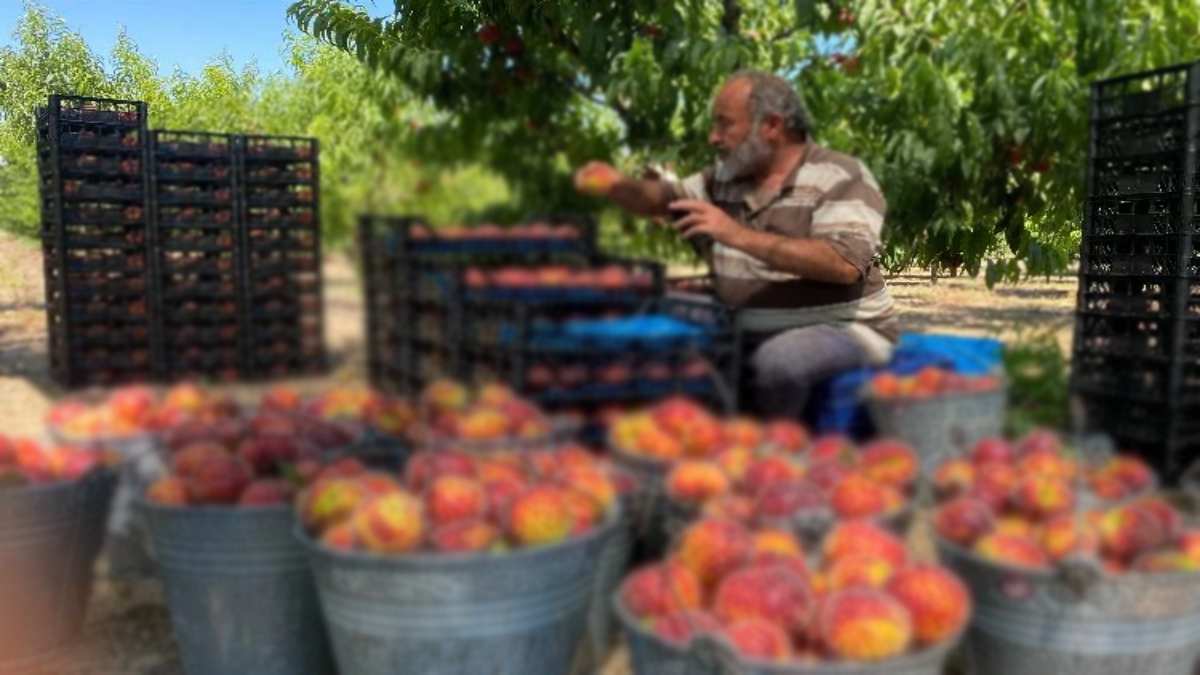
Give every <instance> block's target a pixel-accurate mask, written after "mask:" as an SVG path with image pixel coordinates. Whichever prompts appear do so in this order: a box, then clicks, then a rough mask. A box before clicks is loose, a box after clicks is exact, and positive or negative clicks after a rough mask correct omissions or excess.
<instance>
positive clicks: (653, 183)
mask: <svg viewBox="0 0 1200 675" xmlns="http://www.w3.org/2000/svg"><path fill="white" fill-rule="evenodd" d="M670 196H671V195H670V192H669V190H668V188H667V185H666V184H665V183H663V182H662V181H659V180H637V179H634V178H622V179H621V180H619V181H617V182H616V183H614V184H613V186H612V188H610V189H609V192H608V198H609V199H610V200H612V202H613V203H614V204H616V205H617V206H620V207H621V208H623V209H625V210H626V211H630V212H632V213H635V214H637V215H640V216H663V215H666V214H667V202H668V201H669V200H670Z"/></svg>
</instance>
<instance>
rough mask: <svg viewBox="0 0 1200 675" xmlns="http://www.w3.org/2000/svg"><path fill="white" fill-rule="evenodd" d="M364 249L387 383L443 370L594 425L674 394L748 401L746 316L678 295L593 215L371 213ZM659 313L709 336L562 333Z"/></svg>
mask: <svg viewBox="0 0 1200 675" xmlns="http://www.w3.org/2000/svg"><path fill="white" fill-rule="evenodd" d="M359 246H360V249H361V251H362V257H363V274H364V280H365V284H364V294H365V299H366V305H367V342H368V367H369V371H370V373H371V377H372V381H373V383H374V384H375V385H376V386H378V387H380V388H382V389H385V390H389V391H394V392H397V393H408V394H411V393H415V392H416V391H419V390H420V389H421V387H423V386H424V385H425V384H427V383H428V382H429V381H431V380H433V379H435V378H437V377H442V376H451V377H456V378H460V379H464V380H474V381H488V380H500V381H504V382H507V383H509V384H510V385H511V386H513V387H514V388H516V389H517V390H519V391H521V392H522V393H524V394H526V395H528V396H530V397H531V398H532V399H533V400H535V401H536V402H538V403H539V404H541V405H542V406H544V407H545V408H547V409H549V410H556V411H563V410H570V411H574V412H578V413H580V414H581V415H583V416H584V417H585V418H592V417H593V416H595V415H596V414H597V413H599V412H600V410H601V409H603V408H606V407H608V408H612V407H613V406H625V405H636V404H638V403H642V402H646V401H650V400H654V399H657V398H660V397H662V396H666V395H669V394H672V393H684V394H688V395H691V396H694V397H696V398H698V399H701V400H704V401H706V402H708V403H709V404H711V405H713V406H715V407H719V408H727V407H730V406H733V405H735V404H736V401H735V400H734V397H735V393H734V391H733V390H734V388H732V387H730V386H729V382H736V381H737V375H738V371H739V369H740V353H739V350H740V336H739V333H738V331H737V330H736V326H735V321H734V317H733V314H732V313H731V312H730V311H729V310H727V309H726V308H724V307H723V306H721V305H718V304H713V303H704V302H696V301H687V300H680V299H672V298H667V297H664V295H663V269H662V266H661V265H659V264H657V263H653V262H645V261H638V260H628V259H620V258H615V257H612V256H607V255H604V254H602V253H600V252H598V250H597V247H596V237H595V225H594V223H593V222H591V221H590V220H587V219H580V218H575V217H551V218H546V219H541V220H537V221H532V222H531V223H527V224H525V225H520V226H516V228H515V229H510V230H505V229H503V228H497V227H495V226H484V227H481V228H474V229H468V228H449V229H442V230H434V229H431V228H429V227H427V226H426V225H425V224H424V222H423V221H422V220H421V219H419V218H411V217H408V218H405V217H395V218H393V217H378V216H365V217H363V218H362V219H361V220H360V225H359ZM493 281H495V282H496V283H492V282H493ZM650 314H653V315H658V316H667V317H674V318H677V319H682V320H684V321H686V322H688V323H689V324H692V325H695V326H698V327H702V333H703V335H702V336H700V337H701V339H696V340H689V339H681V340H679V341H677V342H674V343H672V344H671V345H670V347H669V349H663V348H662V343H661V342H657V343H655V341H653V340H650V339H646V340H639V339H636V338H634V339H628V338H626V339H624V341H623V342H621V343H620V344H617V343H616V342H614V341H612V340H596V339H594V338H590V339H587V338H585V339H579V340H577V339H574V337H573V336H571V335H567V334H564V333H563V332H562V331H563V330H565V328H566V327H567V326H570V325H572V324H570V321H571V320H574V319H584V320H586V319H598V318H628V317H631V316H645V315H650ZM575 325H578V324H575ZM702 364H708V365H709V367H708V368H707V369H706V368H704V367H703V365H702Z"/></svg>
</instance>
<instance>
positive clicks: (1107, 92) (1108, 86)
mask: <svg viewBox="0 0 1200 675" xmlns="http://www.w3.org/2000/svg"><path fill="white" fill-rule="evenodd" d="M1197 104H1200V62H1197V63H1188V64H1181V65H1177V66H1171V67H1168V68H1160V69H1158V70H1153V71H1149V72H1143V73H1134V74H1131V75H1122V76H1120V77H1114V78H1111V79H1107V80H1102V81H1099V82H1096V83H1095V84H1093V85H1092V119H1094V120H1108V119H1114V118H1126V117H1145V116H1148V115H1163V114H1169V113H1171V112H1173V111H1177V110H1179V109H1181V108H1186V107H1188V106H1193V105H1197Z"/></svg>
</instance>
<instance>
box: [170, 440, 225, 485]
mask: <svg viewBox="0 0 1200 675" xmlns="http://www.w3.org/2000/svg"><path fill="white" fill-rule="evenodd" d="M228 454H229V451H227V450H226V449H225V448H224V447H222V446H220V445H217V444H215V443H207V442H201V443H192V444H190V445H186V446H184V447H182V448H180V450H179V451H178V452H176V453H175V455H174V456H173V457H172V458H171V465H172V467H173V468H174V470H175V473H177V474H179V476H180V477H183V478H186V477H188V476H191V475H194V474H195V473H196V470H197V469H198V468H199V467H200V466H202V465H203V464H204V463H205V462H207V461H209V460H210V459H211V458H213V457H223V456H227V455H228Z"/></svg>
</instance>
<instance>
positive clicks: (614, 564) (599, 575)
mask: <svg viewBox="0 0 1200 675" xmlns="http://www.w3.org/2000/svg"><path fill="white" fill-rule="evenodd" d="M631 503H632V500H631V499H628V498H625V499H622V500H621V518H620V522H619V523H618V525H617V529H616V531H615V532H614V533H613V535H612V537H611V538H610V539H609V541H608V543H607V544H605V545H604V548H603V550H601V551H600V558H599V560H598V561H597V562H596V583H595V585H594V586H593V587H592V597H591V600H590V601H589V604H588V618H587V646H588V653H587V659H586V660H585V663H586V665H587V666H589V667H590V668H591V670H599V668H600V666H601V665H603V663H604V660H605V659H606V658H607V657H608V653H609V650H610V648H611V647H612V644H613V642H614V641H615V639H616V636H617V634H618V630H617V628H618V627H617V618H616V615H615V614H613V609H612V603H611V602H610V598H612V595H613V593H615V592H616V590H617V587H619V586H620V585H621V579H623V578H624V577H625V572H626V571H627V570H628V568H629V557H630V553H631V552H632V550H633V530H632V526H631V524H630V521H629V513H630V510H629V506H630V504H631ZM587 672H591V671H587Z"/></svg>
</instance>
